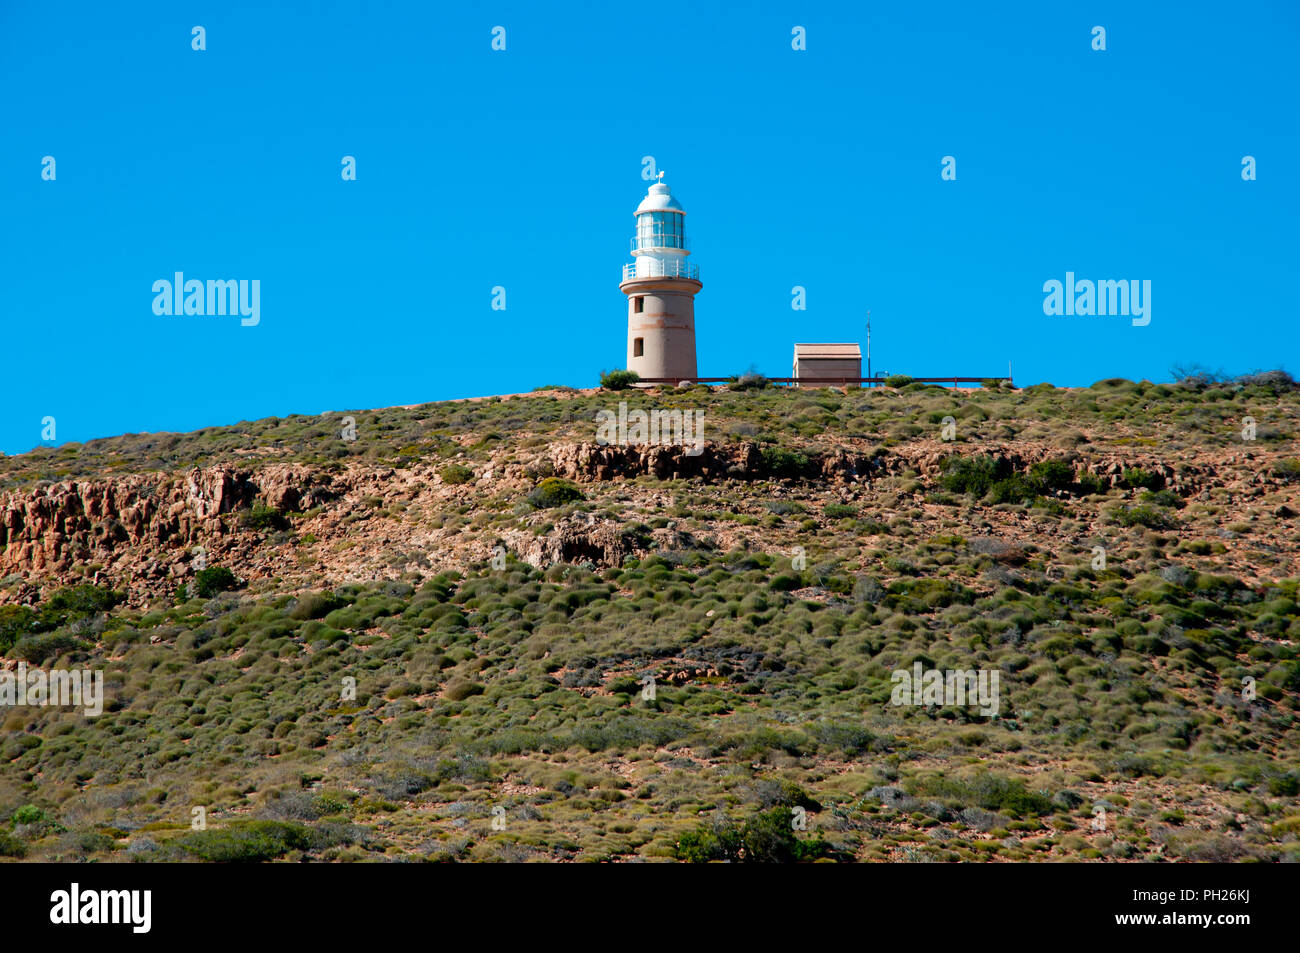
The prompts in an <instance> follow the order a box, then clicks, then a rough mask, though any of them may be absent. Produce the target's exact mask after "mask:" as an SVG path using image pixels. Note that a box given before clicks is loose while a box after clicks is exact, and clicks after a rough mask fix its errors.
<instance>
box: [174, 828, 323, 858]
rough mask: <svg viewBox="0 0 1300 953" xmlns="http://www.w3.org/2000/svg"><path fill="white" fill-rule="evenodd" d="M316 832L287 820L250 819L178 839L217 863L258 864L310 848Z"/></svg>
mask: <svg viewBox="0 0 1300 953" xmlns="http://www.w3.org/2000/svg"><path fill="white" fill-rule="evenodd" d="M313 834H314V832H313V831H312V829H311V828H310V827H307V826H305V825H303V824H291V823H288V822H285V821H248V822H244V823H239V824H232V825H231V826H230V827H226V828H223V829H220V830H206V831H196V832H194V833H192V834H187V835H184V836H182V837H179V838H177V839H176V840H175V841H174V843H175V845H176V847H178V848H179V849H180V850H182V851H184V852H185V853H187V854H191V855H193V856H195V857H197V858H198V859H199V860H206V861H211V862H216V863H250V862H252V863H256V862H260V861H264V860H274V859H275V858H276V857H280V856H282V855H284V854H286V853H288V852H289V851H290V850H309V849H311V847H312V846H313V844H314V843H315V842H316V840H317V838H315V837H314V836H313Z"/></svg>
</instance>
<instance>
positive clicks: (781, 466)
mask: <svg viewBox="0 0 1300 953" xmlns="http://www.w3.org/2000/svg"><path fill="white" fill-rule="evenodd" d="M762 456H763V467H764V469H765V470H766V471H767V472H768V473H769V474H770V475H772V476H774V477H791V478H793V477H797V476H799V475H800V474H802V473H803V472H804V470H805V469H806V468H807V466H808V457H807V455H805V454H802V453H799V452H798V451H797V450H787V449H785V448H784V447H764V448H763V453H762Z"/></svg>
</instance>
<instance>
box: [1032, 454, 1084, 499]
mask: <svg viewBox="0 0 1300 953" xmlns="http://www.w3.org/2000/svg"><path fill="white" fill-rule="evenodd" d="M1027 479H1028V481H1029V483H1030V485H1031V486H1033V487H1034V488H1035V489H1037V490H1038V492H1040V493H1049V492H1051V491H1053V490H1064V489H1065V488H1066V487H1068V486H1069V485H1070V484H1071V483H1073V482H1074V467H1072V466H1071V465H1070V464H1069V463H1067V462H1066V461H1064V460H1042V461H1040V462H1039V463H1035V464H1034V465H1033V466H1032V467H1030V468H1029V475H1028V477H1027Z"/></svg>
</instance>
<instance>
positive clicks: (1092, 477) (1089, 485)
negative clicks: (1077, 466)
mask: <svg viewBox="0 0 1300 953" xmlns="http://www.w3.org/2000/svg"><path fill="white" fill-rule="evenodd" d="M1075 485H1076V486H1078V488H1079V492H1080V493H1082V494H1083V495H1085V496H1087V495H1089V494H1092V493H1105V492H1106V491H1107V490H1109V489H1110V484H1109V483H1107V482H1106V481H1105V480H1104V479H1102V478H1101V477H1099V476H1098V475H1097V474H1095V473H1080V474H1079V479H1077V480H1076V481H1075Z"/></svg>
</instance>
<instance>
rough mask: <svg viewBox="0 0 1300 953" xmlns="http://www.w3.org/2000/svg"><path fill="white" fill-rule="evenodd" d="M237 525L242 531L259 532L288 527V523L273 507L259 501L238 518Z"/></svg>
mask: <svg viewBox="0 0 1300 953" xmlns="http://www.w3.org/2000/svg"><path fill="white" fill-rule="evenodd" d="M239 525H240V526H241V527H242V528H244V529H251V530H257V531H259V532H260V531H265V530H271V529H284V528H285V527H287V526H288V525H289V521H288V520H286V519H285V518H284V514H283V513H281V512H280V511H279V510H277V509H276V508H275V507H273V506H267V505H266V504H265V503H262V502H260V501H259V502H257V503H254V504H253V506H252V508H251V509H249V510H248V511H247V512H245V513H243V514H242V515H241V516H240V518H239Z"/></svg>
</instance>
